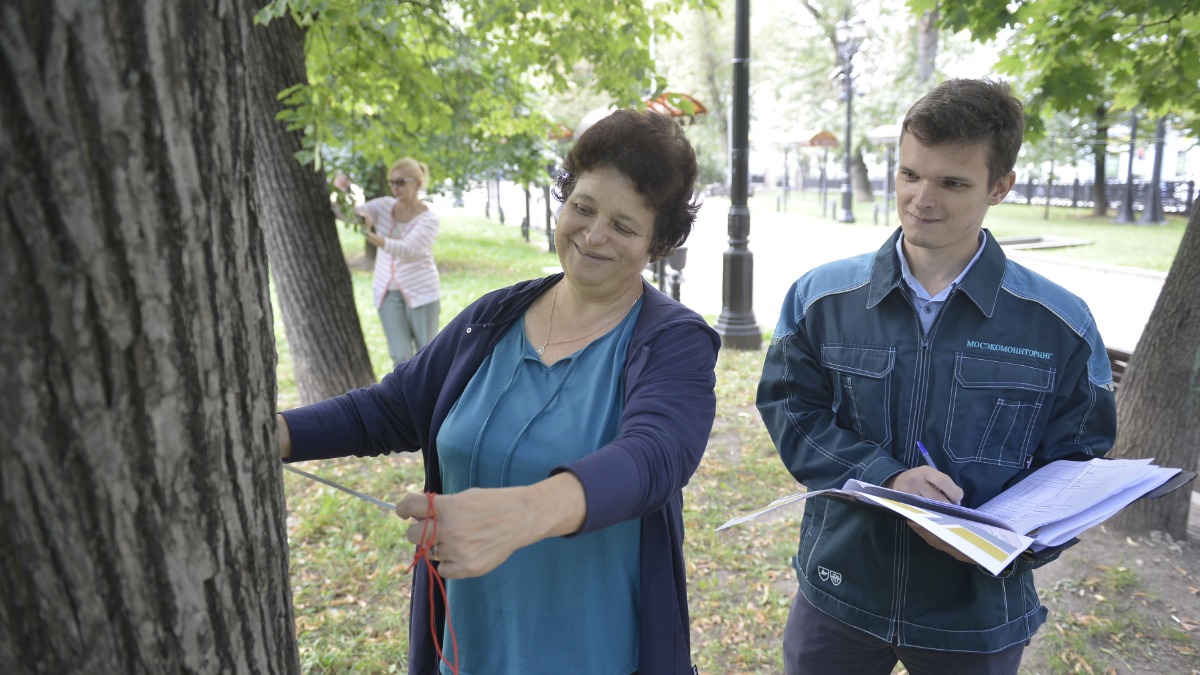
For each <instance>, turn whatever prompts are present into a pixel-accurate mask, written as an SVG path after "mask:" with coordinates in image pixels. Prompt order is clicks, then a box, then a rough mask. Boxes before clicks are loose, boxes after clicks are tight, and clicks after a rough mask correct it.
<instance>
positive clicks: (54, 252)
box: [0, 0, 299, 675]
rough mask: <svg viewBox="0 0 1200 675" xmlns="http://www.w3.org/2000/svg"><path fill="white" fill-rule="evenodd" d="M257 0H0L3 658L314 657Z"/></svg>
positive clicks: (216, 668) (23, 661)
mask: <svg viewBox="0 0 1200 675" xmlns="http://www.w3.org/2000/svg"><path fill="white" fill-rule="evenodd" d="M246 17H247V13H246V10H245V9H244V8H243V7H242V5H241V3H240V2H238V1H237V0H224V1H223V2H217V3H212V2H195V1H190V2H166V3H145V4H143V3H134V2H127V1H126V0H108V1H107V2H97V3H79V2H63V1H61V0H21V1H17V0H11V1H9V2H5V3H4V4H3V6H2V7H0V58H2V61H0V157H3V161H2V162H0V176H2V177H3V180H2V181H0V185H2V188H0V190H2V192H0V198H2V199H3V209H2V211H0V242H3V244H2V245H0V293H2V296H0V325H3V330H0V363H2V364H3V366H0V429H3V436H2V438H3V440H0V522H3V526H0V561H2V564H0V626H2V628H0V672H2V673H5V674H6V675H7V674H23V673H55V674H72V673H81V674H91V673H294V672H299V654H298V651H297V648H296V640H295V633H294V630H295V629H294V623H293V620H292V600H291V591H290V586H289V583H288V558H287V548H286V542H287V535H286V529H285V522H284V518H285V513H284V501H283V490H282V485H283V483H282V480H281V478H280V471H279V459H278V456H277V454H276V453H277V450H276V449H275V448H276V439H275V431H274V429H275V423H274V419H273V412H274V401H275V374H274V369H275V353H274V347H273V343H272V337H271V326H272V320H271V310H270V304H269V302H268V295H267V268H266V256H265V251H264V247H263V241H262V235H261V233H260V231H259V229H258V225H257V222H256V220H255V214H254V211H253V199H254V193H253V190H254V174H253V165H252V159H253V158H252V153H251V149H250V148H251V143H250V127H249V124H250V122H249V117H248V113H249V101H248V100H247V94H246V82H245V77H246V63H245V60H244V58H243V53H244V48H243V46H244V42H245V39H246V34H247V32H248V30H249V23H248V21H247V20H246Z"/></svg>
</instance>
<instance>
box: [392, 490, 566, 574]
mask: <svg viewBox="0 0 1200 675" xmlns="http://www.w3.org/2000/svg"><path fill="white" fill-rule="evenodd" d="M586 512H587V505H586V500H585V497H584V492H583V485H582V484H581V483H580V482H579V479H578V478H576V477H575V475H574V474H571V473H559V474H556V475H554V476H551V477H550V478H547V479H546V480H543V481H541V482H539V483H535V484H534V485H528V486H523V487H511V488H486V489H485V488H471V489H469V490H464V491H463V492H459V493H457V494H453V495H435V496H434V505H433V509H432V513H431V509H430V505H429V498H428V497H427V496H426V495H424V494H413V495H408V496H406V497H405V498H403V499H401V500H400V502H399V503H398V504H396V515H398V516H400V517H401V518H412V519H413V521H414V522H413V523H412V524H411V525H409V526H408V533H407V537H408V540H409V541H410V542H412V543H413V544H415V545H417V546H428V547H429V548H430V552H429V553H430V557H431V558H433V559H434V560H438V561H441V563H440V564H439V565H438V572H439V573H440V574H441V575H442V576H443V577H445V578H447V579H465V578H469V577H478V576H483V575H484V574H487V573H488V572H490V571H492V570H494V569H496V568H497V567H499V566H500V564H501V563H503V562H504V561H505V560H508V558H509V556H511V555H512V554H513V552H514V551H516V550H517V549H519V548H522V547H525V546H528V545H530V544H533V543H536V542H539V541H541V540H543V539H547V538H549V537H559V536H563V535H567V534H571V533H573V532H576V531H578V530H579V528H580V527H582V526H583V521H584V516H585V515H586ZM434 514H435V515H434ZM431 515H434V518H435V520H436V527H435V523H434V522H430V516H431ZM435 532H436V535H435ZM422 537H424V540H422Z"/></svg>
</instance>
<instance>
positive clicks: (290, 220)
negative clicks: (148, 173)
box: [249, 17, 375, 403]
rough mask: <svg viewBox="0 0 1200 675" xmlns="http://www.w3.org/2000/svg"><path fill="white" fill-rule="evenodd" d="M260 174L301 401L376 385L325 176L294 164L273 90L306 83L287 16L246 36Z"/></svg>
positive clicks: (293, 140) (291, 138)
mask: <svg viewBox="0 0 1200 675" xmlns="http://www.w3.org/2000/svg"><path fill="white" fill-rule="evenodd" d="M249 52H250V61H251V64H252V65H251V68H250V77H251V79H252V81H253V83H252V86H251V87H250V91H251V94H252V96H253V99H252V105H253V109H254V115H253V128H254V143H255V163H254V167H255V171H256V172H257V174H258V199H259V202H260V204H261V205H262V208H261V210H260V212H259V213H260V218H261V222H262V228H263V232H264V233H265V234H266V240H267V251H268V253H269V254H270V257H271V273H272V274H273V276H274V278H275V294H276V296H277V297H278V298H279V311H280V313H281V314H282V315H283V326H284V330H285V331H286V332H287V339H288V348H289V349H290V350H291V355H292V366H293V368H294V370H295V374H296V387H297V389H298V390H299V393H300V400H301V402H302V403H315V402H316V401H320V400H323V399H326V398H329V397H330V396H336V395H338V394H342V393H345V392H346V391H347V390H349V389H353V388H355V387H363V386H367V385H369V384H371V383H373V382H375V373H374V371H373V370H372V368H371V358H370V356H369V355H368V354H367V345H366V342H365V341H364V340H363V333H362V325H361V324H360V323H359V318H358V311H357V309H356V308H355V305H354V288H353V286H352V284H351V282H350V271H349V269H347V267H346V262H345V258H344V256H343V254H342V249H341V245H340V244H339V242H338V237H337V225H336V223H335V222H334V216H333V210H332V209H331V208H330V204H329V190H328V188H327V187H326V185H325V179H324V177H323V176H322V175H321V174H320V173H318V172H316V171H314V170H313V169H312V167H310V166H304V165H302V164H300V163H299V162H298V161H296V159H295V157H294V153H295V152H297V151H298V150H300V148H301V137H300V132H299V131H294V132H293V131H288V130H287V127H286V126H285V125H284V124H283V123H282V122H277V121H276V120H275V115H276V113H278V112H279V110H280V104H279V102H278V101H277V100H276V98H275V97H276V95H277V94H278V93H279V92H280V91H283V90H284V89H286V88H287V87H290V86H292V85H295V84H299V83H302V82H304V81H305V79H306V76H305V72H306V71H305V65H304V32H303V31H302V30H301V29H300V27H299V26H297V25H296V23H295V22H294V21H292V20H291V19H290V18H288V17H284V18H282V19H277V20H275V21H272V22H270V23H269V24H267V25H265V26H255V27H254V29H253V32H252V33H251V34H250V44H249Z"/></svg>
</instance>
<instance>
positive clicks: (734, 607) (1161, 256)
mask: <svg viewBox="0 0 1200 675" xmlns="http://www.w3.org/2000/svg"><path fill="white" fill-rule="evenodd" d="M774 204H775V202H774V199H773V198H772V197H770V196H769V195H762V196H756V197H755V201H754V202H752V204H751V208H752V209H759V208H762V209H766V208H774ZM790 206H792V204H789V207H790ZM797 208H799V207H798V206H797ZM790 210H791V209H790V208H789V211H790ZM1040 213H1041V209H1040V208H1036V209H1033V210H1030V208H1029V207H1021V206H1013V207H1010V206H1008V205H1002V206H1001V207H997V208H996V209H993V213H992V216H991V217H990V218H989V224H990V225H991V226H992V227H993V229H994V230H996V231H997V234H998V235H999V236H1009V234H1010V233H1011V234H1014V235H1015V234H1030V233H1036V234H1057V235H1059V236H1068V237H1083V236H1084V235H1082V234H1080V233H1081V232H1088V233H1090V234H1088V235H1087V236H1088V237H1089V238H1091V239H1093V240H1094V241H1095V242H1096V243H1095V245H1094V248H1093V247H1078V248H1080V249H1083V248H1088V249H1091V252H1090V253H1089V255H1095V256H1096V258H1095V259H1096V260H1097V261H1098V262H1105V263H1110V264H1122V265H1128V264H1136V265H1137V266H1140V267H1147V268H1150V269H1163V270H1165V269H1167V267H1168V266H1169V264H1170V259H1171V257H1173V256H1174V251H1175V249H1176V248H1177V247H1178V243H1179V238H1180V237H1181V236H1182V232H1183V226H1182V224H1179V223H1172V224H1169V225H1167V226H1162V227H1137V226H1114V225H1111V224H1110V223H1106V222H1103V221H1095V222H1089V221H1088V219H1086V218H1078V217H1077V216H1076V215H1074V214H1067V215H1063V217H1061V218H1058V217H1056V218H1054V219H1052V220H1051V221H1049V222H1045V221H1041V220H1040ZM1052 213H1055V212H1054V211H1052ZM441 215H442V218H443V220H442V230H441V233H440V235H439V237H438V241H437V245H436V247H435V257H436V258H437V261H438V266H439V269H440V270H441V271H442V285H443V298H442V323H443V324H445V322H446V321H448V320H449V319H450V318H451V317H453V316H454V315H455V314H456V313H457V312H458V311H460V310H461V309H462V308H463V307H464V306H466V305H467V304H468V303H470V302H471V301H472V300H473V299H475V298H477V297H479V296H480V295H481V294H482V293H485V292H487V291H490V290H493V289H495V288H499V287H501V286H505V285H508V284H511V283H513V282H515V281H518V280H521V279H527V278H533V277H538V276H543V275H544V273H545V269H546V268H547V267H550V266H555V265H557V262H558V260H557V257H556V256H554V255H551V254H549V253H547V252H546V242H545V237H544V235H540V234H539V233H537V232H534V234H533V235H532V236H533V242H532V243H526V242H524V241H522V240H521V238H520V234H519V230H518V229H517V228H514V227H505V226H501V225H498V224H495V223H494V222H491V221H488V220H485V219H483V218H477V217H470V216H465V215H463V214H462V213H461V212H458V211H448V212H446V213H443V214H441ZM1056 216H1057V214H1056ZM1068 216H1069V217H1068ZM862 217H863V218H869V217H870V213H869V211H867V212H864V213H863V214H862ZM1002 233H1003V234H1002ZM342 240H343V245H344V249H345V250H346V253H347V257H348V258H349V259H350V260H351V262H352V275H353V279H354V288H355V301H356V303H357V305H358V308H359V316H360V320H361V322H362V325H363V332H364V334H365V337H366V341H367V344H368V348H369V350H370V353H371V358H372V363H373V364H374V367H375V371H376V373H377V374H379V375H382V374H384V373H385V372H387V371H388V370H390V366H389V360H388V357H387V349H386V344H385V341H384V337H383V332H382V330H381V329H380V327H379V320H378V317H377V315H376V313H375V310H374V308H373V307H372V305H371V298H370V292H371V273H370V271H369V270H367V269H365V266H364V265H362V264H361V262H357V263H356V262H355V261H356V259H357V258H359V257H360V256H361V246H362V244H361V238H359V237H358V236H356V235H353V234H351V233H350V232H349V231H343V233H342ZM1058 253H1059V252H1056V254H1058ZM1061 253H1062V254H1066V250H1065V249H1064V250H1061ZM1135 260H1136V261H1140V262H1137V263H1134V262H1132V261H1135ZM275 316H276V317H277V319H276V324H275V334H276V342H277V345H278V349H279V370H278V373H279V407H280V408H281V409H282V408H287V407H290V406H292V405H295V401H296V400H297V397H296V392H295V383H294V380H293V377H292V375H291V362H290V359H289V358H288V352H287V345H286V338H285V336H284V334H283V327H282V323H281V322H280V321H279V320H278V316H279V313H278V311H276V313H275ZM762 358H763V352H762V351H735V350H725V351H723V352H722V353H721V355H720V359H719V361H718V364H717V417H716V420H715V423H714V427H713V433H712V437H711V440H710V442H709V447H708V450H707V452H706V454H705V457H704V460H703V461H702V462H701V465H700V468H699V470H698V471H697V473H696V474H695V476H694V477H693V479H692V481H691V483H690V484H689V485H688V486H687V487H686V488H685V495H684V497H685V506H684V520H685V523H686V531H687V540H686V544H685V548H684V551H685V555H686V557H687V562H688V574H689V584H690V599H691V606H690V611H691V616H692V638H693V639H692V653H693V655H694V658H695V660H696V663H697V665H699V667H700V670H701V672H704V673H769V672H781V671H782V666H781V657H780V649H779V637H780V631H781V630H782V627H783V625H784V623H785V621H786V619H787V612H788V607H789V605H790V602H791V598H792V595H793V593H794V592H795V579H794V576H793V572H792V571H791V568H790V566H789V558H790V556H791V555H792V554H793V553H794V551H795V547H796V543H797V531H798V527H799V512H798V511H795V512H793V511H790V510H788V509H783V510H782V511H783V513H779V512H776V513H775V514H772V515H771V516H767V517H764V518H760V519H758V520H756V521H753V522H752V523H749V524H747V525H743V526H740V527H737V528H732V529H731V530H726V531H723V532H715V531H714V529H715V528H716V526H717V525H719V524H721V523H722V522H724V521H725V520H727V519H728V518H729V517H731V516H732V515H736V514H739V513H741V512H744V511H747V510H750V509H752V508H754V507H757V506H761V505H763V504H765V503H766V502H768V501H770V500H772V499H774V498H775V497H777V496H780V495H783V494H786V493H790V492H795V491H797V490H798V489H799V486H797V485H796V483H795V481H794V480H793V479H792V478H791V476H790V475H789V474H788V473H787V471H786V470H785V469H784V468H783V466H782V465H781V464H780V462H779V459H778V456H777V455H776V453H775V449H774V447H773V445H772V444H771V441H770V438H769V437H768V436H767V433H766V430H765V429H764V428H763V426H762V424H761V422H760V421H759V419H758V415H757V412H756V411H755V409H754V392H755V388H756V386H757V383H758V376H759V373H760V371H761V367H762ZM305 468H306V469H308V470H310V471H315V472H317V473H319V474H322V475H324V476H326V477H328V478H330V479H333V480H336V481H338V482H341V483H344V484H346V485H349V486H351V487H354V488H355V489H358V490H361V491H364V492H367V493H369V494H372V495H375V496H377V497H380V498H382V499H385V500H388V501H394V500H396V499H398V498H399V497H400V496H402V495H404V494H407V493H410V492H418V491H420V489H421V484H422V473H421V466H420V461H419V458H417V457H413V456H410V455H400V456H388V457H381V458H375V459H366V460H359V459H342V460H333V461H326V462H319V463H316V462H314V463H309V464H308V465H307V466H305ZM284 480H285V484H286V490H287V500H288V511H289V517H288V532H289V538H290V545H291V573H292V588H293V594H294V601H295V609H296V630H297V635H298V639H299V644H300V653H301V659H302V663H303V668H304V672H305V673H339V674H341V673H400V672H404V671H405V658H406V656H405V655H406V652H407V643H408V637H407V636H408V628H409V626H408V588H409V585H410V582H411V577H410V573H409V571H408V565H409V563H410V561H411V558H412V547H411V546H410V545H409V544H408V543H407V541H406V540H405V538H404V524H403V523H402V522H401V521H400V520H399V519H398V518H396V517H395V516H393V515H390V514H388V513H384V512H382V511H380V510H379V509H378V508H376V507H373V506H370V505H368V504H365V503H363V502H360V501H358V500H356V499H354V498H352V497H349V496H348V495H344V494H341V493H338V492H335V491H333V490H332V489H330V488H326V487H323V486H321V485H318V484H316V483H312V482H310V481H308V480H306V479H304V478H302V477H299V476H295V475H293V474H290V473H285V475H284ZM1063 672H1066V671H1065V670H1064V671H1063Z"/></svg>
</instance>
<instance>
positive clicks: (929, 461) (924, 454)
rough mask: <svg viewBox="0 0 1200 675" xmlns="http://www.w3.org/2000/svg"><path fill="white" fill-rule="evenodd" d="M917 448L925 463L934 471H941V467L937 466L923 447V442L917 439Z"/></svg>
mask: <svg viewBox="0 0 1200 675" xmlns="http://www.w3.org/2000/svg"><path fill="white" fill-rule="evenodd" d="M917 449H918V450H920V451H921V456H922V457H924V458H925V463H926V464H928V465H929V468H931V469H933V470H934V471H939V472H940V471H941V469H939V468H938V467H937V464H934V463H933V458H932V457H930V456H929V451H928V450H926V449H925V444H924V443H922V442H921V441H917Z"/></svg>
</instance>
